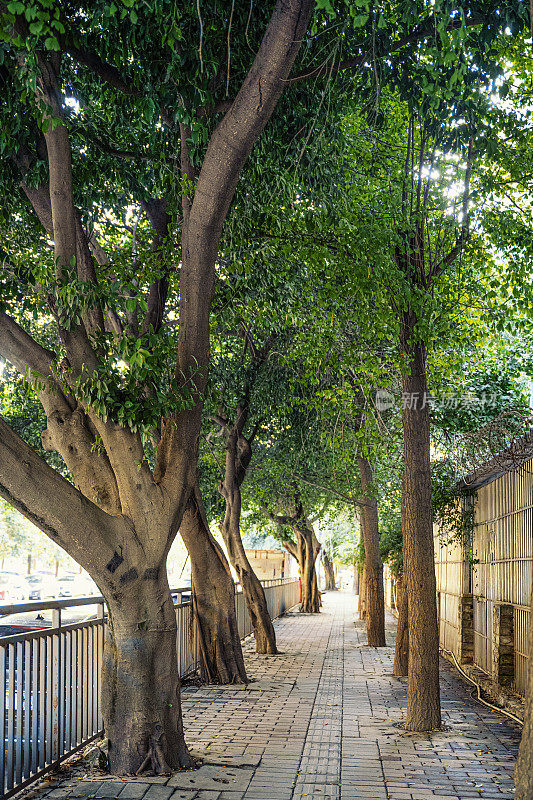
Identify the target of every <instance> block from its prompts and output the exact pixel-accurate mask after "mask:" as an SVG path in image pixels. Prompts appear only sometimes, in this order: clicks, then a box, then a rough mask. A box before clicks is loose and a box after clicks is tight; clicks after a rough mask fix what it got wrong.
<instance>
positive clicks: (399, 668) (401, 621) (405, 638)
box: [392, 575, 409, 677]
mask: <svg viewBox="0 0 533 800" xmlns="http://www.w3.org/2000/svg"><path fill="white" fill-rule="evenodd" d="M396 598H397V609H398V624H397V627H396V647H395V650H394V664H393V667H392V674H393V675H396V676H398V677H405V676H406V675H407V670H408V659H409V628H408V605H407V591H406V587H405V581H404V578H403V575H399V576H398V580H397V582H396Z"/></svg>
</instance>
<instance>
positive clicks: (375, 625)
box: [357, 456, 386, 647]
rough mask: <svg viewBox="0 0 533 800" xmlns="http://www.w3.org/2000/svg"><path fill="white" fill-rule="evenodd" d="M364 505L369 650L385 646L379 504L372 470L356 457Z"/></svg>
mask: <svg viewBox="0 0 533 800" xmlns="http://www.w3.org/2000/svg"><path fill="white" fill-rule="evenodd" d="M357 461H358V464H359V471H360V473H361V488H362V493H363V505H362V509H361V524H362V528H363V541H364V544H365V584H366V633H367V639H368V644H369V645H370V646H371V647H385V645H386V642H385V594H384V589H383V562H382V560H381V555H380V552H379V524H378V503H377V498H376V497H375V495H374V494H373V488H372V467H371V466H370V463H369V462H368V461H367V459H366V458H363V457H362V456H359V457H358V459H357Z"/></svg>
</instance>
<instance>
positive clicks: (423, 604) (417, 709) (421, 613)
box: [401, 313, 441, 731]
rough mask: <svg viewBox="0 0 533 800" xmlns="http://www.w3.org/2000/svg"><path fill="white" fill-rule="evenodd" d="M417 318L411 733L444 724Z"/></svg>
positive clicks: (410, 346) (409, 505) (409, 409)
mask: <svg viewBox="0 0 533 800" xmlns="http://www.w3.org/2000/svg"><path fill="white" fill-rule="evenodd" d="M415 323H416V319H415V318H414V317H413V315H412V314H411V313H406V314H405V316H404V321H403V328H402V337H401V344H402V348H403V350H404V352H405V353H406V354H408V355H409V357H410V359H411V363H410V366H409V371H408V372H407V374H406V375H405V377H404V380H403V396H404V398H407V400H406V401H405V402H404V408H403V412H402V423H403V431H404V480H403V495H404V496H403V499H402V502H403V503H404V507H405V526H403V547H404V575H405V581H406V590H407V595H408V598H409V603H408V606H409V682H408V689H407V716H406V722H405V727H406V730H409V731H429V730H434V729H436V728H439V727H440V725H441V713H440V691H439V636H438V628H437V605H436V580H435V559H434V549H433V512H432V504H431V492H432V489H431V470H430V426H429V405H428V403H427V377H426V357H425V356H426V354H425V348H424V346H423V345H422V344H421V343H418V342H416V341H413V335H414V326H415Z"/></svg>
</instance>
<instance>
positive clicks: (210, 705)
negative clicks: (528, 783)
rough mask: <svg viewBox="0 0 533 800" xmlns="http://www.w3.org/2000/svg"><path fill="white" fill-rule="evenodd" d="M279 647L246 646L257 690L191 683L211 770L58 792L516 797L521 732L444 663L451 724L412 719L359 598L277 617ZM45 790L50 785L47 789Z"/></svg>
mask: <svg viewBox="0 0 533 800" xmlns="http://www.w3.org/2000/svg"><path fill="white" fill-rule="evenodd" d="M275 626H276V634H277V637H278V646H279V648H280V650H281V653H280V654H279V655H277V656H257V655H255V654H254V653H253V642H248V643H247V644H246V646H245V651H246V661H247V669H248V675H249V676H253V677H254V678H255V681H254V682H252V683H250V684H249V685H248V686H247V687H217V686H205V687H201V688H187V689H185V690H184V702H183V711H184V722H185V730H186V732H187V739H188V742H189V744H190V746H191V748H192V749H193V751H194V752H196V753H197V754H198V755H199V756H201V758H202V759H203V766H202V767H201V768H200V769H199V770H195V771H189V772H182V773H178V774H176V775H174V776H172V777H171V778H165V777H160V778H142V777H141V778H136V779H132V780H129V779H128V780H126V781H117V780H116V779H115V780H112V779H105V777H102V776H99V777H94V778H91V776H90V775H86V776H84V778H83V779H82V780H79V779H77V778H74V779H73V778H70V780H66V781H63V783H62V784H60V785H59V786H57V787H55V788H54V789H53V790H52V791H49V792H48V797H47V800H53V798H54V797H55V798H58V800H65V798H68V800H73V798H89V797H94V798H99V797H102V798H104V797H105V798H120V800H303V798H309V800H313V798H314V799H315V800H355V798H361V800H467V799H469V798H474V797H481V798H493V799H495V798H498V799H499V800H510V798H512V796H513V789H512V768H513V764H514V759H515V757H516V749H517V747H518V742H519V737H520V730H519V728H518V726H515V725H514V724H513V723H510V722H509V721H508V720H507V719H506V718H505V717H503V716H501V715H499V714H497V713H493V712H491V711H489V710H488V709H486V708H484V707H483V706H481V705H480V704H478V703H476V702H475V701H474V700H473V699H472V697H471V692H470V690H469V689H468V688H467V687H465V685H464V684H463V683H462V682H461V681H460V680H459V679H458V678H457V677H456V675H455V673H453V672H452V670H451V669H450V667H449V666H448V665H447V664H446V662H442V677H441V684H442V707H443V720H444V723H445V726H446V729H445V730H443V731H438V732H435V733H431V734H408V733H406V732H405V731H403V730H402V728H401V721H402V718H403V715H404V712H405V695H406V681H405V680H404V679H398V678H394V677H393V676H392V660H393V655H394V651H393V649H392V644H393V631H394V624H393V620H390V624H389V626H388V641H389V642H390V645H391V646H388V647H385V648H379V649H375V648H369V647H368V645H366V644H365V642H366V635H365V632H364V626H363V624H362V623H360V622H358V621H356V620H355V618H354V598H353V596H352V595H349V594H343V593H336V592H334V593H329V594H328V595H326V596H325V597H324V606H323V610H322V613H321V614H319V615H306V614H298V613H292V614H289V615H287V616H286V617H283V618H282V619H280V620H277V621H276V622H275ZM42 794H44V792H43V793H42Z"/></svg>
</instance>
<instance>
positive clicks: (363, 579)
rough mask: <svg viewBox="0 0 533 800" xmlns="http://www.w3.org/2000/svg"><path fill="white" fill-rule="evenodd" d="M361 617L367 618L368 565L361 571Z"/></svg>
mask: <svg viewBox="0 0 533 800" xmlns="http://www.w3.org/2000/svg"><path fill="white" fill-rule="evenodd" d="M359 619H366V567H365V565H364V564H363V570H362V572H360V573H359Z"/></svg>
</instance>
